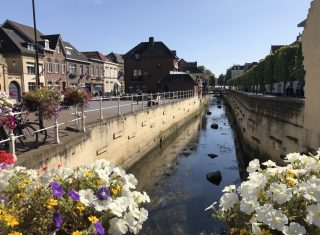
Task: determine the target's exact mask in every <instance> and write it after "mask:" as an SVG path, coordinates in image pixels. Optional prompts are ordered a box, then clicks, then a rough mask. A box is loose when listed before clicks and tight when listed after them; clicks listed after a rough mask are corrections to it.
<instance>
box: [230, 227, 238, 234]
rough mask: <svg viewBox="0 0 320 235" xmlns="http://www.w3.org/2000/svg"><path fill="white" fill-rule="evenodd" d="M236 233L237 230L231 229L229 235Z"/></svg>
mask: <svg viewBox="0 0 320 235" xmlns="http://www.w3.org/2000/svg"><path fill="white" fill-rule="evenodd" d="M236 232H238V229H237V228H231V229H230V234H235V233H236Z"/></svg>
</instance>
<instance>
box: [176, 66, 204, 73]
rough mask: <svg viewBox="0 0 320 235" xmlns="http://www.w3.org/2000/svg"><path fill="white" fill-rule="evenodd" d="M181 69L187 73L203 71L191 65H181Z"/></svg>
mask: <svg viewBox="0 0 320 235" xmlns="http://www.w3.org/2000/svg"><path fill="white" fill-rule="evenodd" d="M181 70H182V71H184V72H187V73H192V74H195V73H203V72H202V70H200V69H199V68H198V67H193V66H187V67H182V68H181Z"/></svg>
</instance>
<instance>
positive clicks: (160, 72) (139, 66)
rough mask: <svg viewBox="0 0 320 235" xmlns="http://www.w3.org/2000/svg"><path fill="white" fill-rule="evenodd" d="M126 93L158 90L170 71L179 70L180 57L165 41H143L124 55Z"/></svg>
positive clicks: (151, 38)
mask: <svg viewBox="0 0 320 235" xmlns="http://www.w3.org/2000/svg"><path fill="white" fill-rule="evenodd" d="M123 58H124V74H125V75H124V76H125V84H126V85H125V90H126V93H131V92H158V91H162V90H163V89H164V86H163V84H162V81H163V80H164V79H165V78H166V77H167V76H168V75H169V74H170V71H177V70H178V58H177V56H176V54H175V52H174V51H171V50H170V49H169V48H168V47H167V46H166V45H165V44H164V43H163V42H160V41H154V38H153V37H150V38H149V41H148V42H141V43H140V44H138V45H137V46H136V47H134V48H133V49H131V50H130V51H129V52H127V53H126V54H125V55H124V56H123Z"/></svg>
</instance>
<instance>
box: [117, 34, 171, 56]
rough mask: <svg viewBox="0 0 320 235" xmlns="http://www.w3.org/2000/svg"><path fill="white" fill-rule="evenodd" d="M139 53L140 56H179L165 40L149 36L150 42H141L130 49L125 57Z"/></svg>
mask: <svg viewBox="0 0 320 235" xmlns="http://www.w3.org/2000/svg"><path fill="white" fill-rule="evenodd" d="M136 54H139V56H140V57H145V58H146V57H160V56H171V57H172V58H177V57H176V55H175V54H174V52H173V51H171V50H170V49H169V48H168V47H167V46H166V45H165V44H164V43H163V42H161V41H158V42H156V41H154V40H153V38H149V42H141V43H139V44H138V45H137V46H135V47H134V48H132V49H131V50H130V51H128V52H127V53H126V54H125V55H124V56H123V57H124V58H130V57H134V56H135V55H136Z"/></svg>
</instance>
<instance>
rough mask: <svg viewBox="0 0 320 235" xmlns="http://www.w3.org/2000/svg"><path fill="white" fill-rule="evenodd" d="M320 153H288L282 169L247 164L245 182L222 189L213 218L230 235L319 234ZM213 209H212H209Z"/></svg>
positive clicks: (264, 164)
mask: <svg viewBox="0 0 320 235" xmlns="http://www.w3.org/2000/svg"><path fill="white" fill-rule="evenodd" d="M319 156H320V151H319V152H318V154H317V155H315V156H307V155H300V154H299V153H291V154H288V155H287V156H286V160H285V161H286V162H287V163H288V165H287V166H285V167H280V166H277V165H276V164H275V163H274V162H272V161H270V160H269V161H267V162H264V163H262V166H263V167H264V169H262V168H260V163H259V160H257V159H255V160H253V161H251V162H250V163H249V166H248V168H247V171H248V173H249V177H248V180H247V181H244V182H242V183H241V185H240V187H238V189H236V186H235V185H231V186H228V187H225V188H224V190H223V192H224V195H223V196H222V197H221V199H220V205H219V210H218V211H216V212H215V213H214V217H215V218H217V219H220V220H222V221H223V222H225V223H226V224H227V225H228V226H229V227H230V233H231V234H239V233H240V234H256V235H260V234H286V235H289V234H290V235H293V234H320V160H319ZM211 207H213V206H211Z"/></svg>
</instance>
